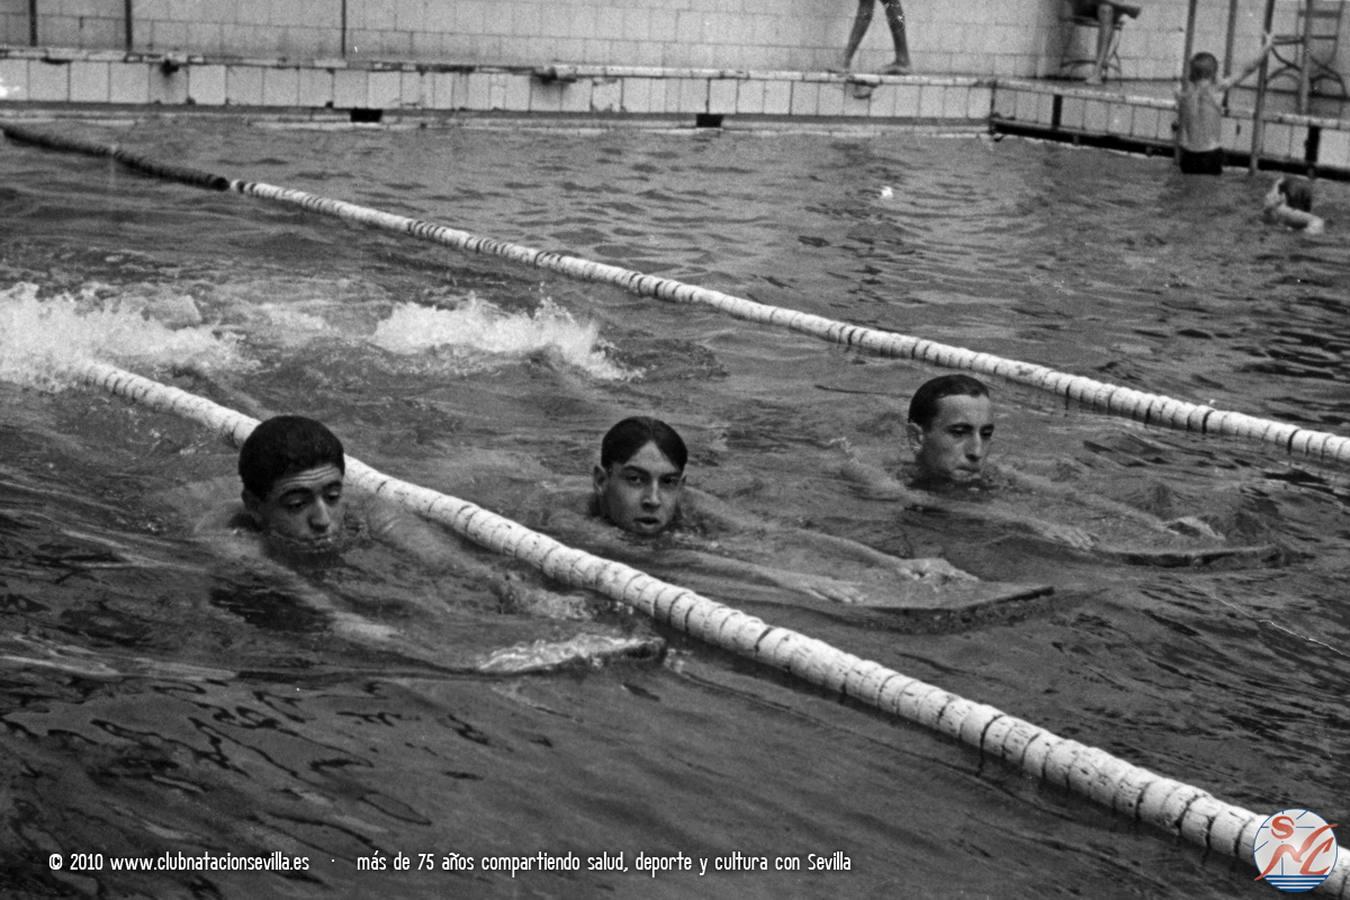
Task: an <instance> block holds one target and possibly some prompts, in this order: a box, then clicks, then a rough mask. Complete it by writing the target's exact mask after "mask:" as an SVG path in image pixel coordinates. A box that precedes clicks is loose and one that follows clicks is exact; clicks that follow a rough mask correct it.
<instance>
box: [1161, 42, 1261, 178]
mask: <svg viewBox="0 0 1350 900" xmlns="http://www.w3.org/2000/svg"><path fill="white" fill-rule="evenodd" d="M1274 46H1275V40H1274V38H1273V37H1272V36H1271V35H1269V34H1268V35H1266V37H1265V40H1264V41H1263V42H1262V44H1261V53H1260V55H1259V56H1257V57H1256V58H1255V59H1253V60H1252V61H1251V62H1249V63H1247V65H1246V66H1245V67H1244V68H1243V69H1242V71H1241V72H1239V73H1238V74H1236V75H1229V76H1228V77H1227V78H1218V74H1219V61H1218V60H1217V59H1215V58H1214V54H1213V53H1206V52H1200V53H1197V54H1195V55H1194V56H1192V57H1191V60H1190V64H1189V66H1188V68H1187V73H1186V84H1184V85H1182V86H1181V87H1179V88H1177V91H1176V99H1177V122H1176V130H1177V164H1178V165H1179V166H1180V167H1181V172H1182V174H1183V175H1219V174H1222V172H1223V139H1222V133H1221V131H1220V123H1221V122H1222V120H1223V95H1224V94H1225V93H1227V92H1228V90H1229V89H1230V88H1232V87H1234V86H1235V85H1237V84H1238V83H1239V82H1241V81H1242V80H1243V79H1245V78H1247V77H1248V76H1249V75H1251V74H1252V73H1253V72H1255V71H1256V70H1257V69H1258V68H1260V66H1261V63H1262V61H1264V60H1265V58H1266V54H1268V53H1270V51H1271V48H1272V47H1274Z"/></svg>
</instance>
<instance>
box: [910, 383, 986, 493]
mask: <svg viewBox="0 0 1350 900" xmlns="http://www.w3.org/2000/svg"><path fill="white" fill-rule="evenodd" d="M937 406H938V414H937V415H936V416H935V417H934V418H933V421H932V422H930V423H929V425H928V427H927V428H920V427H919V426H918V425H917V424H915V423H914V422H910V423H909V446H910V448H911V449H912V450H913V451H914V461H915V463H917V464H918V467H919V470H920V472H921V474H922V475H923V476H925V477H928V478H936V479H943V480H946V481H954V482H958V483H961V482H968V481H974V480H975V479H977V478H979V477H980V471H981V469H982V468H983V467H984V458H985V456H986V455H988V453H989V443H990V442H991V441H992V440H993V439H994V408H993V404H992V403H990V401H989V398H988V397H968V396H965V395H963V394H954V395H952V396H948V397H943V398H942V399H941V400H939V401H938V402H937Z"/></svg>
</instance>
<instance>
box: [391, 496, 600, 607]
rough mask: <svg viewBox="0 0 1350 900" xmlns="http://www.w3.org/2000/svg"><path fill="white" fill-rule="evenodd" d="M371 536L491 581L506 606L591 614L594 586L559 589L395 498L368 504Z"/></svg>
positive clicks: (438, 566)
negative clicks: (477, 549) (478, 550)
mask: <svg viewBox="0 0 1350 900" xmlns="http://www.w3.org/2000/svg"><path fill="white" fill-rule="evenodd" d="M367 516H368V519H367V521H368V525H369V528H370V533H371V535H372V536H373V537H374V538H376V539H377V540H380V541H383V542H385V543H386V544H388V545H389V546H391V547H393V548H394V549H395V550H397V551H399V552H401V553H403V554H404V555H406V556H410V557H412V558H413V559H415V560H417V562H418V563H419V564H420V565H421V566H422V567H424V568H425V569H427V570H428V571H430V572H433V573H435V572H453V573H454V574H456V575H459V576H462V577H465V578H468V579H471V580H475V581H479V582H481V583H482V584H484V585H486V587H487V588H488V590H489V591H491V592H492V594H493V596H495V597H496V598H497V599H498V601H500V603H501V604H502V607H503V609H508V610H510V611H513V612H529V613H534V614H538V615H543V616H547V617H549V618H568V619H582V618H590V617H591V616H590V612H589V605H590V600H591V598H592V595H591V593H590V592H589V591H568V592H559V591H555V590H552V589H550V588H548V587H545V586H544V585H542V584H540V583H539V579H538V576H537V575H535V574H534V573H530V572H523V571H519V570H517V569H516V568H513V567H511V566H509V565H508V564H507V563H506V562H505V561H502V562H499V563H497V564H492V563H488V562H486V561H484V560H482V559H479V558H478V557H477V556H476V555H474V553H473V551H471V550H470V549H468V548H466V547H465V546H463V544H462V542H461V539H460V538H459V537H458V536H457V535H454V534H447V533H446V531H445V530H444V529H442V528H439V527H437V526H435V525H433V524H432V523H430V522H428V521H426V520H425V519H422V518H419V517H416V516H413V515H410V514H408V513H406V512H404V511H403V510H402V509H400V508H398V507H396V506H395V505H394V504H392V503H388V502H386V501H377V502H375V503H372V504H371V505H370V506H369V507H368V513H367Z"/></svg>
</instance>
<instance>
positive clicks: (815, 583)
mask: <svg viewBox="0 0 1350 900" xmlns="http://www.w3.org/2000/svg"><path fill="white" fill-rule="evenodd" d="M688 459H689V454H688V450H687V448H686V447H685V443H684V440H683V439H682V438H681V437H680V435H679V434H678V433H677V432H676V431H675V429H673V428H671V427H670V426H669V425H667V424H666V423H665V422H663V421H661V420H659V419H654V418H651V417H648V416H634V417H630V418H627V419H624V420H622V421H620V422H619V423H617V424H616V425H614V426H613V427H612V428H610V430H609V431H608V432H607V433H606V434H605V436H604V438H603V439H602V440H601V442H600V461H599V463H598V464H597V465H596V466H595V469H594V471H593V472H592V476H591V480H592V493H591V497H590V502H589V513H590V515H591V516H592V517H594V518H598V519H601V520H603V521H605V522H607V523H609V524H610V525H613V526H615V527H616V528H618V529H619V530H621V531H623V532H626V533H628V534H631V535H636V536H638V537H641V538H655V537H658V536H660V535H665V534H670V533H672V532H678V531H689V532H697V533H702V534H705V535H706V534H718V533H724V534H732V533H737V532H740V533H748V532H756V533H762V534H765V535H766V536H767V535H769V534H772V535H773V536H774V537H776V538H780V539H786V540H788V541H790V542H793V541H795V542H802V543H805V544H808V545H810V546H811V547H813V548H814V549H815V550H816V551H823V552H826V553H829V554H831V555H832V556H833V557H835V558H838V557H840V556H844V557H847V558H849V559H851V560H853V561H854V562H861V563H864V564H865V565H867V566H871V567H878V568H881V569H885V570H887V571H890V572H891V573H893V574H896V575H899V576H901V577H902V578H905V579H910V580H913V579H929V580H930V581H932V582H935V583H941V582H942V581H945V580H951V579H970V578H971V576H969V575H967V574H966V573H964V572H961V571H959V570H957V569H955V568H953V567H952V566H951V565H950V564H948V563H947V562H946V561H944V560H941V559H901V558H899V557H894V556H890V555H888V554H885V553H882V552H881V551H879V550H876V549H874V548H872V547H868V546H867V545H865V544H860V543H858V542H856V541H852V540H849V539H847V538H841V537H835V536H833V535H827V534H823V533H821V532H816V531H810V530H807V529H801V528H788V527H785V526H776V525H774V524H773V523H770V522H768V521H767V520H764V519H760V518H758V517H755V516H753V515H750V514H747V513H742V512H738V511H736V510H734V509H733V508H732V507H731V506H730V505H729V504H727V503H724V502H723V501H721V500H719V499H717V498H716V497H713V496H712V495H710V494H707V493H704V492H702V491H697V490H695V489H693V488H690V487H688V486H686V484H685V466H686V464H687V463H688ZM709 546H710V547H711V546H715V545H712V544H710V545H709ZM672 552H676V553H689V554H692V555H691V556H690V557H689V561H690V562H691V564H694V565H698V566H699V567H700V568H702V569H703V570H704V571H720V572H725V573H726V574H728V575H730V576H732V577H745V576H747V575H749V576H752V577H755V578H757V579H759V580H762V581H765V582H768V583H770V584H773V585H776V586H778V587H782V588H786V589H789V590H793V591H796V592H798V593H801V594H804V595H806V596H809V597H812V598H815V599H826V600H833V601H837V602H843V603H858V602H864V601H865V600H866V599H867V598H866V595H865V593H864V591H863V589H862V588H861V587H860V586H859V585H858V584H857V583H856V582H850V581H845V580H841V579H836V578H832V577H829V576H824V575H817V574H808V573H803V572H794V571H790V570H788V569H783V568H778V567H776V566H770V565H761V564H757V563H752V562H749V561H746V560H744V559H731V558H728V557H726V556H722V555H720V554H716V553H710V552H704V551H702V550H691V549H689V547H688V546H687V545H682V546H680V547H679V548H678V550H674V551H672Z"/></svg>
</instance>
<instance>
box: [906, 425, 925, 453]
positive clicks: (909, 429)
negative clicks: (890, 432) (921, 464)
mask: <svg viewBox="0 0 1350 900" xmlns="http://www.w3.org/2000/svg"><path fill="white" fill-rule="evenodd" d="M924 433H925V432H924V430H923V427H922V426H921V425H919V423H918V422H906V423H905V437H906V438H908V439H909V449H911V450H913V451H914V452H915V453H918V452H919V449H920V448H921V447H923V438H924Z"/></svg>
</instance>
